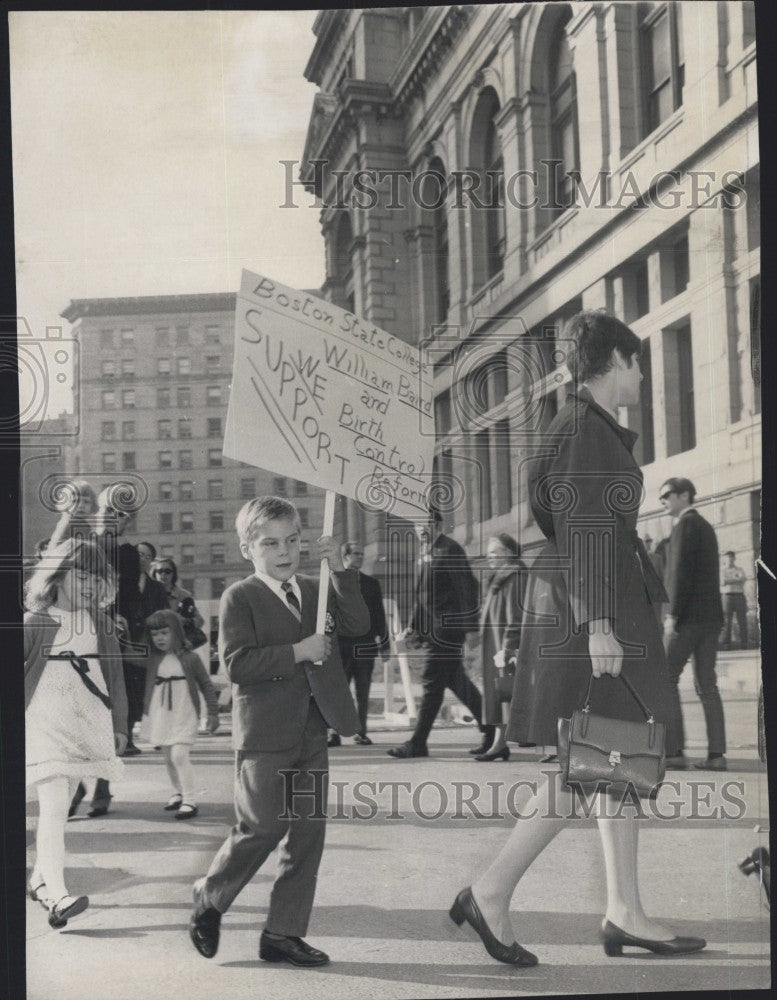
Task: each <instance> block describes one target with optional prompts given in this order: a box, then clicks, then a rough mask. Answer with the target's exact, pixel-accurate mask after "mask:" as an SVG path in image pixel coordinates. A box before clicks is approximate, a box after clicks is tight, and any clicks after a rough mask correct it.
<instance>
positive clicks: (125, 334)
mask: <svg viewBox="0 0 777 1000" xmlns="http://www.w3.org/2000/svg"><path fill="white" fill-rule="evenodd" d="M121 346H122V347H134V346H135V331H134V330H122V331H121Z"/></svg>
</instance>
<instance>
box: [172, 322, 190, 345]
mask: <svg viewBox="0 0 777 1000" xmlns="http://www.w3.org/2000/svg"><path fill="white" fill-rule="evenodd" d="M175 343H176V346H177V347H183V346H185V345H186V344H188V343H189V327H188V326H177V327H176V328H175Z"/></svg>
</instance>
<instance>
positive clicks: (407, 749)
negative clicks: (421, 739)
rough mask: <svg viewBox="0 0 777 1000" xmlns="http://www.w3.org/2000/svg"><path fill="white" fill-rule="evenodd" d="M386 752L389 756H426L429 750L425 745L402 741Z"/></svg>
mask: <svg viewBox="0 0 777 1000" xmlns="http://www.w3.org/2000/svg"><path fill="white" fill-rule="evenodd" d="M386 753H387V754H388V755H389V757H400V758H403V759H404V758H406V757H428V756H429V751H428V750H427V748H426V747H420V748H419V747H414V746H413V744H412V743H403V744H402V745H401V746H398V747H391V749H390V750H387V751H386Z"/></svg>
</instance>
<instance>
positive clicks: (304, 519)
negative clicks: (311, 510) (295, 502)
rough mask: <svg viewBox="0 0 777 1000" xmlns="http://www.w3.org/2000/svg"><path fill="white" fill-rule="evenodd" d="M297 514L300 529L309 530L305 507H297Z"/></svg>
mask: <svg viewBox="0 0 777 1000" xmlns="http://www.w3.org/2000/svg"><path fill="white" fill-rule="evenodd" d="M297 513H298V514H299V523H300V527H301V528H309V527H310V524H309V523H308V509H307V507H298V508H297Z"/></svg>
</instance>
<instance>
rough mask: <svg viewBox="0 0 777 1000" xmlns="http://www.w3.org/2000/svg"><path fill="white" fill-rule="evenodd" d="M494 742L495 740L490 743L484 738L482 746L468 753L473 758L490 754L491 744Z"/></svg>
mask: <svg viewBox="0 0 777 1000" xmlns="http://www.w3.org/2000/svg"><path fill="white" fill-rule="evenodd" d="M493 742H494V741H493V740H491V741H489V740H487V739H485V738H484V739H483V742H482V743H481V744H480V746H478V747H473V748H472V749H471V750H467V753H469V754H472V756H473V757H479V756H480V755H481V754H484V753H488V751H489V750H490V749H491V744H492V743H493Z"/></svg>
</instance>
